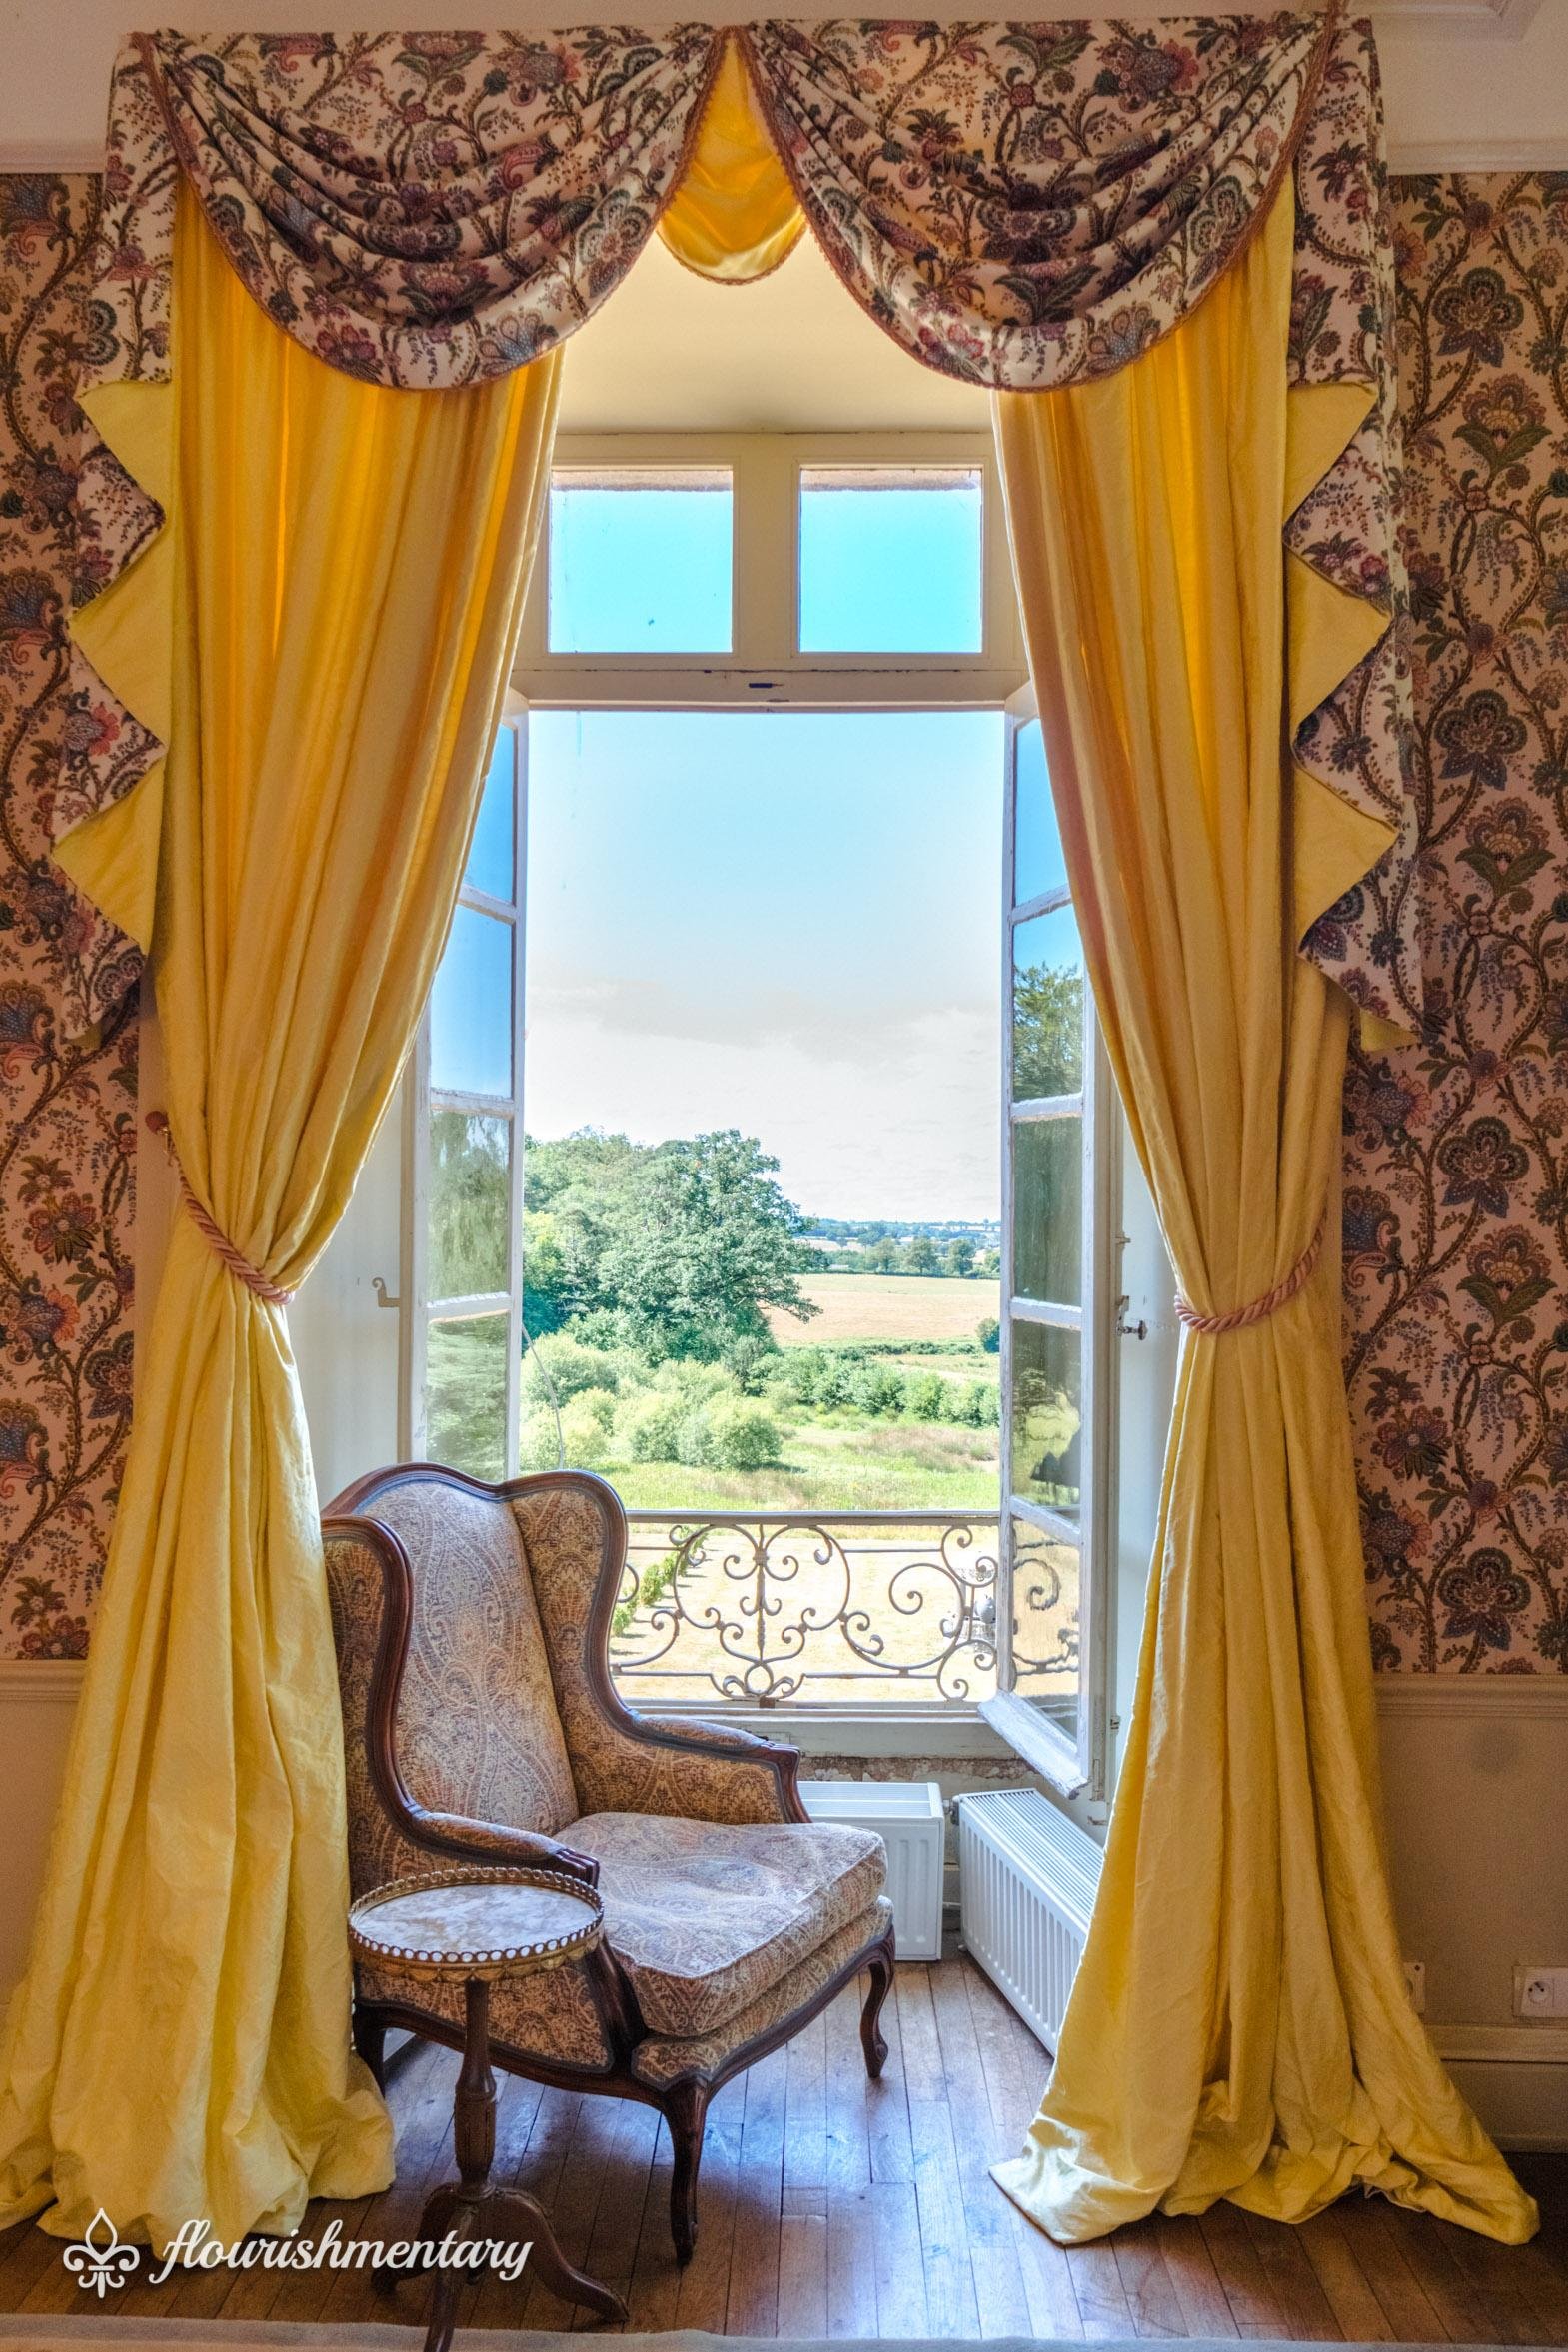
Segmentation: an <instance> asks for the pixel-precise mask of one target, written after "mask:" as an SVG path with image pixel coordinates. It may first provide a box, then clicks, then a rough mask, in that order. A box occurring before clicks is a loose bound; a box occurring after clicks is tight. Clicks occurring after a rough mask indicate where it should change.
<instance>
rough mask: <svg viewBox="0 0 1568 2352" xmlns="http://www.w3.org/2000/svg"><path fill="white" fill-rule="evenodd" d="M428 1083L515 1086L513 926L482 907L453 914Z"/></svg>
mask: <svg viewBox="0 0 1568 2352" xmlns="http://www.w3.org/2000/svg"><path fill="white" fill-rule="evenodd" d="M430 1083H431V1085H432V1086H433V1087H434V1088H435V1089H436V1090H437V1092H438V1093H441V1094H454V1095H510V1094H511V1092H512V926H511V924H510V923H503V922H502V921H501V920H500V918H499V917H497V916H494V915H482V914H481V913H480V912H479V910H478V908H477V907H460V908H459V909H458V911H457V913H456V914H455V915H454V916H453V918H452V930H451V933H450V935H449V937H448V940H447V948H446V953H445V955H444V956H443V957H442V959H441V965H440V968H439V970H438V971H437V974H436V985H435V987H434V988H433V989H432V990H431V993H430Z"/></svg>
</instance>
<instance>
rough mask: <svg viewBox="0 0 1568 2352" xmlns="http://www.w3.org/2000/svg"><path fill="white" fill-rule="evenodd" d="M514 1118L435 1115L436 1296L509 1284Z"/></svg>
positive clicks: (474, 1293)
mask: <svg viewBox="0 0 1568 2352" xmlns="http://www.w3.org/2000/svg"><path fill="white" fill-rule="evenodd" d="M511 1189H512V1122H511V1121H510V1120H507V1119H485V1118H482V1117H481V1116H480V1115H479V1114H478V1113H477V1112H468V1111H437V1112H435V1113H433V1114H432V1117H431V1122H430V1206H429V1217H430V1227H429V1229H430V1264H429V1276H428V1283H427V1288H426V1295H427V1297H430V1298H477V1297H484V1296H487V1295H489V1294H490V1293H491V1292H493V1291H496V1290H505V1288H506V1286H507V1222H508V1216H507V1212H508V1207H509V1203H510V1196H511Z"/></svg>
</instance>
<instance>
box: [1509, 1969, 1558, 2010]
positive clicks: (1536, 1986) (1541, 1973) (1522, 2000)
mask: <svg viewBox="0 0 1568 2352" xmlns="http://www.w3.org/2000/svg"><path fill="white" fill-rule="evenodd" d="M1514 2015H1515V2016H1516V2017H1568V1968H1516V1969H1515V1970H1514Z"/></svg>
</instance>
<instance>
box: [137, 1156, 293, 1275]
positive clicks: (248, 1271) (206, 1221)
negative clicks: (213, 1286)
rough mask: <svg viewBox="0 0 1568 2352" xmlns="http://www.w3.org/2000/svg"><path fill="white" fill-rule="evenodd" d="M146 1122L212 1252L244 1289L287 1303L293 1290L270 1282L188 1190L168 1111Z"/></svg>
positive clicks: (194, 1222)
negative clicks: (160, 1144)
mask: <svg viewBox="0 0 1568 2352" xmlns="http://www.w3.org/2000/svg"><path fill="white" fill-rule="evenodd" d="M147 1125H148V1127H149V1128H150V1129H151V1130H152V1133H153V1134H154V1135H155V1136H162V1138H163V1140H164V1146H165V1149H166V1150H167V1152H168V1155H169V1162H170V1165H171V1167H172V1168H173V1170H174V1173H175V1175H176V1176H178V1177H179V1179H180V1198H181V1199H182V1200H183V1201H184V1202H185V1206H186V1212H187V1214H188V1215H189V1217H190V1220H191V1222H192V1224H193V1225H195V1227H196V1229H197V1231H198V1232H199V1233H200V1234H201V1236H202V1238H203V1239H204V1240H205V1241H206V1242H207V1243H208V1245H209V1246H210V1247H211V1249H212V1250H213V1253H214V1254H215V1256H218V1257H221V1258H222V1259H223V1262H224V1264H225V1265H226V1266H227V1267H228V1269H229V1271H230V1273H231V1274H233V1276H234V1277H235V1280H236V1281H240V1282H243V1283H244V1284H245V1287H246V1288H247V1290H254V1291H255V1293H256V1295H257V1297H258V1298H265V1299H266V1301H267V1303H268V1305H269V1306H287V1305H288V1303H289V1300H290V1299H291V1298H292V1297H293V1296H294V1292H293V1291H292V1290H286V1289H285V1288H284V1287H283V1284H282V1283H281V1282H270V1281H269V1280H268V1279H267V1276H266V1275H265V1274H264V1273H260V1272H258V1271H257V1269H256V1267H255V1266H254V1265H252V1263H251V1261H250V1259H249V1258H248V1257H246V1256H245V1255H244V1254H243V1252H242V1251H240V1250H238V1249H236V1247H235V1246H234V1243H233V1242H232V1241H231V1240H230V1238H229V1236H228V1234H227V1233H226V1232H225V1231H224V1229H223V1227H222V1226H221V1225H220V1224H217V1223H215V1222H214V1220H213V1219H212V1217H210V1216H209V1215H208V1213H207V1211H206V1209H205V1208H204V1207H203V1206H202V1204H201V1202H200V1201H199V1200H198V1199H197V1197H196V1194H195V1193H194V1192H193V1191H192V1190H191V1187H190V1184H189V1183H188V1182H187V1180H186V1175H185V1171H184V1169H183V1168H182V1167H181V1166H180V1155H179V1153H178V1152H177V1151H176V1150H175V1148H174V1134H173V1131H172V1129H171V1128H170V1126H169V1115H168V1113H167V1112H165V1111H149V1112H148V1114H147Z"/></svg>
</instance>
